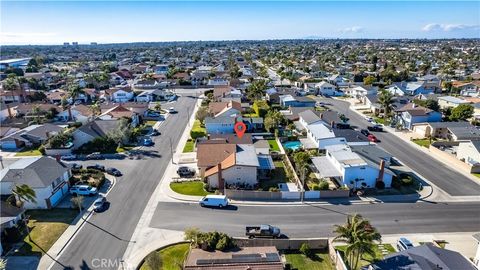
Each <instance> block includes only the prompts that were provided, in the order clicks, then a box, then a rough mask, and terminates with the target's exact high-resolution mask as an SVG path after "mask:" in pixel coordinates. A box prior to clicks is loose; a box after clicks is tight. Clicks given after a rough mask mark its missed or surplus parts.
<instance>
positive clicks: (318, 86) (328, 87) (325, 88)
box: [305, 82, 339, 96]
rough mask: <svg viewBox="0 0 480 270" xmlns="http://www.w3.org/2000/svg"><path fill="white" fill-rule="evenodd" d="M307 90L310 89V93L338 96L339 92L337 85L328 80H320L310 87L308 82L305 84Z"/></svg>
mask: <svg viewBox="0 0 480 270" xmlns="http://www.w3.org/2000/svg"><path fill="white" fill-rule="evenodd" d="M305 90H310V91H309V93H312V92H313V93H312V94H315V95H322V96H336V95H338V93H339V92H337V87H336V86H335V85H333V84H330V83H328V82H319V83H315V84H314V85H313V88H312V87H309V86H308V84H305Z"/></svg>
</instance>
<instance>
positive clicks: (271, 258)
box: [197, 253, 280, 265]
mask: <svg viewBox="0 0 480 270" xmlns="http://www.w3.org/2000/svg"><path fill="white" fill-rule="evenodd" d="M279 261H280V257H279V256H278V253H266V254H265V255H264V256H263V255H262V254H258V253H257V254H233V255H232V258H223V259H198V260H197V265H213V264H234V263H267V262H268V263H270V262H279Z"/></svg>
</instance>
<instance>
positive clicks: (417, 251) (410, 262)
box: [362, 243, 477, 270]
mask: <svg viewBox="0 0 480 270" xmlns="http://www.w3.org/2000/svg"><path fill="white" fill-rule="evenodd" d="M387 269H419V270H427V269H428V270H433V269H442V270H459V269H462V270H475V269H477V268H476V267H475V266H474V265H473V264H472V263H471V262H470V261H469V260H468V259H467V258H465V257H464V256H463V255H462V254H460V253H458V252H456V251H452V250H448V249H445V248H441V247H437V246H434V245H433V244H432V243H426V244H424V245H421V246H417V247H413V248H409V249H406V250H403V251H400V252H395V253H392V254H388V255H386V256H385V257H384V258H383V260H380V261H377V262H374V263H373V264H370V265H368V266H364V267H362V270H387Z"/></svg>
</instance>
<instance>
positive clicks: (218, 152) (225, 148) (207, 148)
mask: <svg viewBox="0 0 480 270" xmlns="http://www.w3.org/2000/svg"><path fill="white" fill-rule="evenodd" d="M236 149H237V147H236V145H235V144H229V143H223V144H212V143H203V142H201V143H198V144H197V165H198V167H212V166H216V165H217V164H218V163H220V162H222V161H223V160H225V158H227V157H228V156H229V155H231V154H232V153H235V152H236Z"/></svg>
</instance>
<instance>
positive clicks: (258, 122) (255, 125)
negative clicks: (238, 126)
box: [242, 117, 263, 132]
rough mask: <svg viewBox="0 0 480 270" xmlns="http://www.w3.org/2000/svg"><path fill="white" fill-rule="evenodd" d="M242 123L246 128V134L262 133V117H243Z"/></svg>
mask: <svg viewBox="0 0 480 270" xmlns="http://www.w3.org/2000/svg"><path fill="white" fill-rule="evenodd" d="M242 121H243V123H244V124H245V126H247V132H260V131H263V118H262V117H243V118H242Z"/></svg>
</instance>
